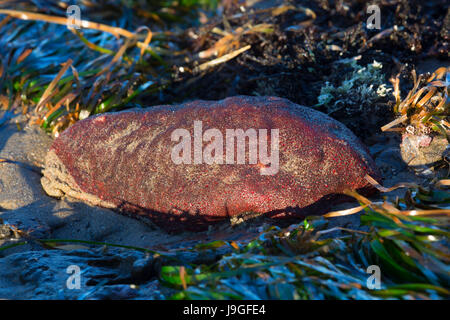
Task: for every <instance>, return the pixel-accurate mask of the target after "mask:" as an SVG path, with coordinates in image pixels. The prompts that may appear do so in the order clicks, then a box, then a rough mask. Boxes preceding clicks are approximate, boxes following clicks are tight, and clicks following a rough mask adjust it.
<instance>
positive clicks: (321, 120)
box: [42, 96, 378, 221]
mask: <svg viewBox="0 0 450 320" xmlns="http://www.w3.org/2000/svg"><path fill="white" fill-rule="evenodd" d="M233 134H234V136H233ZM239 137H240V138H241V140H239V139H240V138H239ZM366 174H369V175H372V176H373V177H375V178H376V177H378V174H377V169H376V168H375V165H374V162H373V160H372V159H371V158H370V155H369V154H368V152H367V150H366V148H365V147H364V146H363V145H362V144H361V143H360V142H359V140H358V139H357V138H356V137H355V136H354V135H353V133H352V132H351V131H350V130H349V129H347V128H346V127H345V126H344V125H343V124H341V123H339V122H337V121H336V120H333V119H332V118H330V117H328V116H327V115H325V114H323V113H320V112H318V111H315V110H313V109H310V108H307V107H303V106H300V105H297V104H294V103H292V102H290V101H288V100H286V99H281V98H276V97H248V96H236V97H230V98H227V99H224V100H221V101H193V102H189V103H185V104H182V105H176V106H157V107H151V108H147V109H145V110H137V111H135V110H132V111H123V112H117V113H108V114H102V115H98V116H93V117H90V118H88V119H85V120H82V121H79V122H77V123H76V124H74V125H73V126H71V127H70V128H68V129H67V130H66V131H64V132H63V133H62V134H61V135H60V136H59V137H58V138H56V139H55V140H54V142H53V145H52V147H51V149H50V151H49V153H48V155H47V158H46V167H45V169H44V171H43V175H44V176H43V178H42V185H43V187H44V189H45V191H46V192H47V193H48V194H49V195H51V196H56V197H61V196H63V195H64V194H65V195H68V196H70V197H73V198H76V199H80V200H83V201H85V202H88V203H90V204H93V205H100V206H104V207H108V208H116V209H121V210H125V211H128V212H134V213H137V214H143V215H148V216H150V217H153V218H157V219H158V220H161V221H170V220H171V219H172V218H175V219H180V220H185V219H187V218H189V217H195V216H196V217H202V218H204V219H206V220H207V221H213V220H218V219H223V218H226V217H231V216H235V215H238V214H241V213H245V212H254V213H260V214H263V213H267V214H270V213H271V214H272V216H283V215H286V213H292V212H294V213H297V212H301V211H302V209H305V208H307V207H310V206H311V205H313V204H314V203H316V202H318V201H319V200H321V199H322V200H323V199H327V198H328V197H329V196H330V195H332V194H338V193H341V192H343V191H344V190H345V189H352V190H355V189H361V188H365V187H368V185H367V181H366V180H365V179H364V177H365V175H366Z"/></svg>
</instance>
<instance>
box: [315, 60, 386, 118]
mask: <svg viewBox="0 0 450 320" xmlns="http://www.w3.org/2000/svg"><path fill="white" fill-rule="evenodd" d="M339 63H341V64H343V65H347V66H349V67H351V71H349V72H348V73H347V74H345V75H344V76H343V80H342V82H341V83H339V84H338V85H336V84H330V82H328V81H327V82H326V83H325V86H323V87H322V88H321V91H320V95H319V97H318V104H317V105H316V106H326V107H327V108H328V110H329V113H332V112H334V111H336V110H338V109H341V108H343V107H344V106H352V107H353V108H354V107H355V106H356V107H357V108H360V109H361V108H363V107H364V105H367V104H373V103H376V102H377V101H378V100H379V99H380V98H383V97H386V96H387V94H388V93H389V92H391V91H392V88H388V85H387V84H386V83H385V82H384V76H383V74H382V72H381V69H382V68H383V65H382V64H381V63H380V62H377V61H375V60H374V61H373V63H371V64H368V65H366V66H365V67H363V66H360V65H358V64H357V59H343V60H340V61H339Z"/></svg>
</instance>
